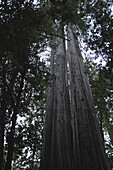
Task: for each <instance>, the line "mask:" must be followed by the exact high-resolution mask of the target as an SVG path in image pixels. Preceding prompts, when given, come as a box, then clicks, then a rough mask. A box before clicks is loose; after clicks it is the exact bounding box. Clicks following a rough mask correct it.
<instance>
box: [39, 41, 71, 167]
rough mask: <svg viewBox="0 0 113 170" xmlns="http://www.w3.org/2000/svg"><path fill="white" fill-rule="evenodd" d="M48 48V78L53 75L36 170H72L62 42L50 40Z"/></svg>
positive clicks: (68, 107) (68, 109) (69, 115)
mask: <svg viewBox="0 0 113 170" xmlns="http://www.w3.org/2000/svg"><path fill="white" fill-rule="evenodd" d="M55 42H56V44H55ZM55 46H56V47H55ZM52 48H53V49H52V55H51V74H53V75H54V76H53V77H54V78H53V79H52V81H51V84H50V86H49V89H48V94H47V108H46V119H45V129H44V142H43V148H42V159H41V167H40V170H72V169H73V164H72V162H73V161H72V159H73V149H72V143H71V141H72V135H71V131H72V130H71V122H70V118H71V114H70V103H69V94H68V93H69V92H68V84H67V68H66V53H65V44H64V40H63V38H56V40H55V41H54V40H53V47H52Z"/></svg>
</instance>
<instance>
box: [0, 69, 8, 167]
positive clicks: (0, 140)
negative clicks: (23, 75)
mask: <svg viewBox="0 0 113 170" xmlns="http://www.w3.org/2000/svg"><path fill="white" fill-rule="evenodd" d="M5 74H6V70H5V67H4V66H3V74H2V78H1V79H2V87H1V91H2V97H1V99H2V100H1V104H0V107H1V108H0V170H2V169H3V152H4V129H5V116H6V106H7V102H6V101H7V92H6V86H5V82H6V78H5V76H6V75H5Z"/></svg>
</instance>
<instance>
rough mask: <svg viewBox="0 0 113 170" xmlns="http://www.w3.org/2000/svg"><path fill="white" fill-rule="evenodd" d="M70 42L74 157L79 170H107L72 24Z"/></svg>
mask: <svg viewBox="0 0 113 170" xmlns="http://www.w3.org/2000/svg"><path fill="white" fill-rule="evenodd" d="M68 39H69V41H68V53H69V54H68V56H69V68H70V87H71V88H70V91H71V111H72V116H73V118H72V122H73V134H74V135H73V141H74V145H75V147H74V148H75V155H76V154H77V155H78V156H79V157H78V159H79V163H80V164H79V165H77V170H108V169H109V166H108V162H107V159H106V156H105V151H104V144H103V140H102V136H101V132H100V128H99V124H98V121H97V118H96V112H95V107H94V103H93V99H92V94H91V90H90V86H89V83H88V78H87V75H86V74H85V70H84V65H83V58H82V56H81V52H80V48H79V45H78V41H77V37H76V36H75V35H74V32H73V27H72V26H70V25H69V26H68ZM76 150H77V151H76ZM75 164H76V160H75Z"/></svg>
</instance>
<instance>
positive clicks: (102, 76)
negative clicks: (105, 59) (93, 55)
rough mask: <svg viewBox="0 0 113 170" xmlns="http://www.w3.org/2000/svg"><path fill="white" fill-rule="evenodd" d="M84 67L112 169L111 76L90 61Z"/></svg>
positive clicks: (99, 65) (112, 99)
mask: <svg viewBox="0 0 113 170" xmlns="http://www.w3.org/2000/svg"><path fill="white" fill-rule="evenodd" d="M85 65H86V68H87V70H88V72H87V73H88V77H89V81H90V84H91V89H92V93H93V99H94V103H95V107H96V110H97V117H98V120H99V125H100V130H101V132H102V136H103V135H104V142H105V149H106V152H107V154H108V158H109V162H110V165H111V167H113V157H112V155H113V137H112V136H113V135H112V134H113V108H112V103H113V94H112V91H113V86H112V84H111V75H110V74H109V69H108V68H107V67H105V66H102V65H101V64H96V63H94V62H93V61H91V60H87V61H86V63H85ZM112 75H113V73H112Z"/></svg>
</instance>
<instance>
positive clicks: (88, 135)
mask: <svg viewBox="0 0 113 170" xmlns="http://www.w3.org/2000/svg"><path fill="white" fill-rule="evenodd" d="M67 35H68V37H67V38H68V60H69V73H68V74H69V76H68V74H67V61H66V60H67V59H66V58H67V57H66V52H65V43H64V40H63V38H60V37H59V38H56V40H54V41H53V44H54V47H53V48H52V55H51V74H53V75H54V76H55V78H53V79H52V81H51V85H50V86H49V88H48V94H47V108H46V118H45V127H44V136H43V138H44V141H43V147H42V157H41V166H40V170H110V169H109V166H108V163H107V160H106V156H105V152H104V145H103V140H102V137H101V133H100V129H99V124H98V121H97V118H96V112H95V107H94V103H93V99H92V94H91V90H90V86H89V83H88V78H87V76H86V74H85V71H84V65H83V58H82V56H81V52H80V49H79V45H78V41H77V38H76V37H75V36H74V32H73V28H72V26H71V25H69V26H68V28H67ZM62 37H63V36H62ZM56 42H57V43H56ZM55 43H56V44H55ZM69 86H70V88H69Z"/></svg>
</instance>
